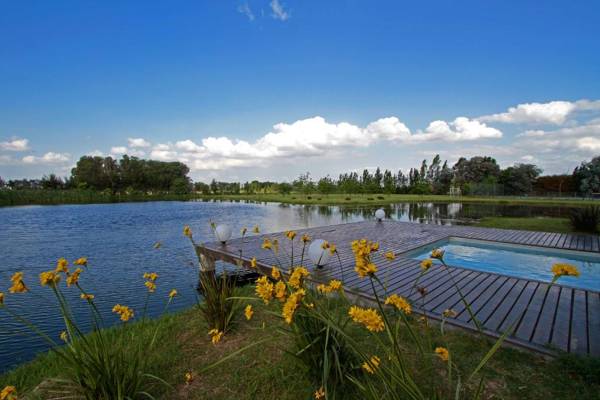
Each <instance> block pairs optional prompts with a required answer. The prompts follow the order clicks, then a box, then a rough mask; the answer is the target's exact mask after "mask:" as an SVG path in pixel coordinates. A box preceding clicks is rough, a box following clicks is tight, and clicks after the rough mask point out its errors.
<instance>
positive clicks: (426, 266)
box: [421, 258, 433, 271]
mask: <svg viewBox="0 0 600 400" xmlns="http://www.w3.org/2000/svg"><path fill="white" fill-rule="evenodd" d="M432 265H433V260H432V259H431V258H426V259H424V260H423V261H421V269H422V270H423V271H427V270H428V269H429V268H431V266H432Z"/></svg>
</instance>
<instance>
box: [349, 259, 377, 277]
mask: <svg viewBox="0 0 600 400" xmlns="http://www.w3.org/2000/svg"><path fill="white" fill-rule="evenodd" d="M354 270H355V271H356V273H357V274H358V276H359V277H360V278H364V277H365V276H368V275H373V274H375V272H377V265H375V264H373V263H372V262H370V263H366V264H363V263H359V262H357V263H356V265H355V266H354Z"/></svg>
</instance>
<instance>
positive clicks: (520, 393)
mask: <svg viewBox="0 0 600 400" xmlns="http://www.w3.org/2000/svg"><path fill="white" fill-rule="evenodd" d="M250 293H251V289H250V288H245V289H244V293H242V294H243V295H249V294H250ZM255 308H256V314H255V317H254V318H253V319H252V320H251V321H249V322H248V321H245V320H243V321H240V324H239V325H238V327H237V329H236V330H235V331H233V332H232V333H230V334H227V335H226V336H225V337H224V338H223V340H222V341H221V342H220V343H219V344H218V345H216V346H213V345H212V344H211V343H210V338H209V336H208V335H207V334H206V333H207V331H208V329H207V326H206V324H205V323H204V321H203V320H202V318H201V315H200V312H199V310H198V309H197V307H193V308H191V309H188V310H186V311H183V312H180V313H176V314H171V315H166V316H164V317H162V318H160V319H158V320H155V321H152V322H151V323H148V324H146V325H145V326H143V325H141V324H139V323H138V324H131V325H130V326H129V327H128V329H130V330H131V329H134V330H140V331H144V332H153V329H154V328H155V327H156V325H157V324H159V325H160V326H161V330H160V334H159V339H158V345H157V346H156V351H154V352H153V353H152V354H151V355H150V356H151V357H152V363H151V364H152V370H151V371H148V372H150V373H156V374H157V375H158V376H160V377H162V378H164V379H165V380H166V381H167V382H168V383H169V384H170V385H171V386H172V388H166V387H165V388H163V390H162V392H161V393H162V394H161V397H160V398H162V399H192V400H200V399H207V400H208V399H210V400H225V399H241V400H246V399H247V400H250V399H282V400H288V399H289V400H292V399H308V398H311V396H312V393H313V392H314V391H315V390H316V388H314V387H312V386H311V383H310V382H309V381H308V380H307V379H306V376H305V374H304V373H303V371H302V370H301V369H299V368H298V367H297V365H298V364H296V363H295V362H294V361H293V359H292V356H291V355H289V354H287V353H285V350H286V349H287V348H289V347H288V343H286V339H283V338H282V336H280V335H277V334H276V333H275V331H276V329H277V328H283V327H284V326H283V325H284V324H283V323H282V322H281V321H280V320H279V319H277V318H275V317H272V316H266V317H265V315H267V314H266V313H265V312H264V311H266V310H271V311H274V310H275V309H276V307H267V306H263V305H258V303H256V305H255ZM265 308H266V309H265ZM340 312H343V313H345V312H347V310H345V309H340ZM412 324H413V325H414V328H415V329H417V330H419V329H423V325H422V323H419V322H416V320H415V321H413V322H412ZM354 329H356V330H357V332H359V331H360V329H362V328H361V327H359V326H355V327H354ZM114 332H115V334H119V335H123V334H124V333H125V332H123V330H114ZM140 333H141V332H140ZM401 334H404V335H407V333H406V332H401ZM140 336H141V335H140ZM363 337H368V336H364V335H363ZM263 338H268V339H269V340H267V341H266V342H265V343H263V344H260V345H258V346H255V347H251V348H250V349H248V350H247V351H246V352H244V353H242V354H240V355H238V356H236V357H234V358H231V359H228V360H227V361H225V362H223V363H222V364H219V365H218V366H217V367H215V368H214V369H212V370H209V371H207V372H205V373H204V374H196V376H195V379H194V381H193V382H192V383H191V384H190V385H185V384H184V374H185V372H187V371H190V370H191V371H200V370H202V369H203V368H204V367H206V366H207V365H210V364H213V363H215V362H216V361H218V360H219V359H222V358H223V357H225V356H227V355H228V354H231V353H232V352H234V351H236V350H237V349H241V348H242V347H244V346H247V345H249V344H251V343H256V342H258V341H259V340H261V339H263ZM434 340H435V339H434ZM445 340H447V342H448V344H449V346H448V347H449V348H450V350H451V351H452V354H453V355H452V357H453V360H454V361H455V362H456V363H457V364H458V365H460V366H461V369H463V370H464V371H465V372H466V371H470V370H472V369H473V368H474V367H475V366H476V365H477V364H478V362H479V361H480V359H481V357H482V356H483V355H484V354H485V353H486V351H487V350H488V349H489V347H490V346H491V343H490V341H489V340H487V339H482V338H478V337H475V336H473V335H472V334H468V333H466V332H463V331H461V330H451V331H450V332H447V333H446V338H445ZM363 342H364V343H363V344H364V347H365V349H368V350H371V351H372V352H373V353H376V352H377V348H376V345H375V344H374V343H373V342H372V341H368V340H364V341H363ZM405 343H411V342H410V340H408V337H407V338H406V341H405ZM62 373H63V366H62V365H61V362H60V360H59V359H58V357H56V356H55V355H53V354H51V353H49V354H43V355H41V356H39V357H38V358H37V359H35V360H34V361H32V362H30V363H28V364H25V365H23V366H21V367H18V368H17V369H15V370H13V371H11V372H9V373H7V374H5V375H2V376H0V388H1V387H4V385H8V384H11V385H15V386H17V388H18V389H19V391H20V392H21V393H25V392H27V393H29V394H30V397H28V398H35V397H33V396H31V390H32V389H33V388H34V387H36V386H38V385H39V384H40V383H41V382H42V381H44V380H45V379H47V378H49V377H61V376H62ZM484 373H485V375H486V379H487V383H486V386H485V392H484V397H483V398H486V399H489V398H499V399H572V398H577V399H597V398H598V397H597V395H598V393H599V391H600V360H599V359H590V358H579V357H573V356H569V357H566V356H564V357H560V358H558V359H552V360H549V359H546V358H543V357H541V356H538V355H535V354H532V353H529V352H524V351H520V350H516V349H511V348H503V349H501V350H500V351H499V352H498V353H497V354H496V355H495V356H494V358H493V359H492V360H491V361H490V362H489V364H488V365H487V366H486V368H485V372H484ZM423 384H425V383H423ZM40 398H45V397H44V396H43V395H42V396H40Z"/></svg>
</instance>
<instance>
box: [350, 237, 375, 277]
mask: <svg viewBox="0 0 600 400" xmlns="http://www.w3.org/2000/svg"><path fill="white" fill-rule="evenodd" d="M351 247H352V253H354V261H355V266H354V270H355V271H356V273H357V274H358V276H359V277H360V278H364V277H366V276H368V275H373V274H375V273H376V272H377V266H376V265H375V264H374V263H373V262H372V261H371V253H372V252H373V251H377V250H378V249H379V244H377V243H374V242H370V241H368V240H367V239H361V240H355V241H353V242H352V245H351Z"/></svg>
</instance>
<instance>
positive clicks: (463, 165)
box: [453, 156, 500, 185]
mask: <svg viewBox="0 0 600 400" xmlns="http://www.w3.org/2000/svg"><path fill="white" fill-rule="evenodd" d="M453 169H454V176H455V179H456V181H457V183H458V184H459V185H464V184H466V183H482V182H484V181H486V182H488V183H489V182H493V181H494V180H496V179H497V178H498V177H499V176H500V166H499V165H498V163H497V162H496V160H495V159H494V158H492V157H487V156H485V157H480V156H477V157H472V158H471V159H469V160H467V159H466V158H464V157H461V158H460V159H459V160H458V161H457V162H456V164H454V166H453Z"/></svg>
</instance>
